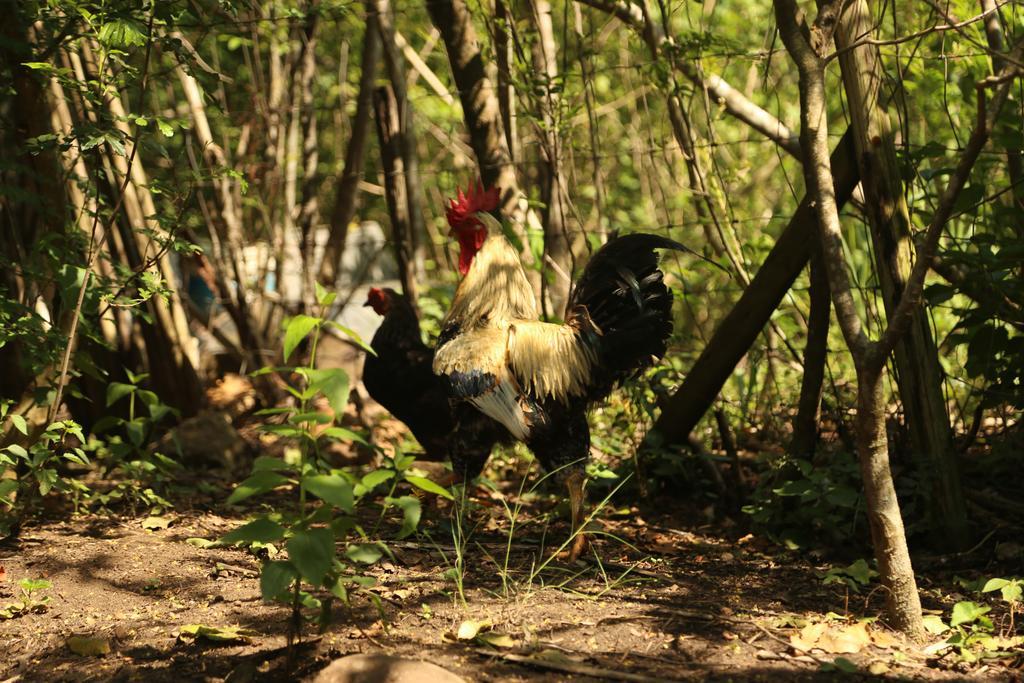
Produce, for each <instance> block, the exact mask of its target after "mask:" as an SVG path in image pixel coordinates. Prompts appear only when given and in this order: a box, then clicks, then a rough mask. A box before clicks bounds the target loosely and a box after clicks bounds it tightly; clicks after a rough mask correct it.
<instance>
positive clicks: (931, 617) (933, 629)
mask: <svg viewBox="0 0 1024 683" xmlns="http://www.w3.org/2000/svg"><path fill="white" fill-rule="evenodd" d="M921 622H922V623H923V624H924V630H925V631H928V633H933V634H935V635H939V634H940V633H945V632H946V631H948V630H949V627H948V626H946V624H945V623H944V622H943V621H942V617H940V616H939V615H937V614H926V615H925V616H924V618H923V619H922V620H921Z"/></svg>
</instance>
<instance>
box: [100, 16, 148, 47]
mask: <svg viewBox="0 0 1024 683" xmlns="http://www.w3.org/2000/svg"><path fill="white" fill-rule="evenodd" d="M98 37H99V39H100V42H101V43H103V44H104V45H106V46H107V47H137V46H140V45H145V44H146V27H145V26H143V25H142V24H140V23H139V22H137V21H132V20H130V19H115V20H114V21H111V22H109V23H107V24H104V25H103V26H101V27H100V31H99V35H98Z"/></svg>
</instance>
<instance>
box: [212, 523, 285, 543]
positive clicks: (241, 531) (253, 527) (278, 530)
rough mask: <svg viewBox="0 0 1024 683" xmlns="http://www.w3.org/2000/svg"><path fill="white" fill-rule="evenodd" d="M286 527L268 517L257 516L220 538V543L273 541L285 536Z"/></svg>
mask: <svg viewBox="0 0 1024 683" xmlns="http://www.w3.org/2000/svg"><path fill="white" fill-rule="evenodd" d="M284 534H285V528H284V527H283V526H281V525H280V524H278V523H277V522H275V521H273V520H271V519H267V518H266V517H257V518H256V519H254V520H252V521H251V522H249V523H248V524H243V525H242V526H240V527H238V528H237V529H235V530H234V531H229V532H228V533H226V534H224V535H223V536H222V537H221V538H220V541H219V542H220V543H224V544H228V545H232V544H235V543H239V542H246V543H273V542H274V541H280V540H281V539H282V538H284Z"/></svg>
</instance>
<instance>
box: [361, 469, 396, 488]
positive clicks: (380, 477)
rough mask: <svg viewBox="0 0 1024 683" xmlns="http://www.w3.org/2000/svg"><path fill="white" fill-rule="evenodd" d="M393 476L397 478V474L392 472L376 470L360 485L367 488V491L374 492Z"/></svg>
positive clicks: (364, 478)
mask: <svg viewBox="0 0 1024 683" xmlns="http://www.w3.org/2000/svg"><path fill="white" fill-rule="evenodd" d="M393 476H395V473H394V472H392V471H391V470H374V471H373V472H370V473H369V474H367V475H366V476H365V477H363V479H362V481H361V482H359V483H361V484H362V485H363V486H365V487H366V490H367V491H372V490H373V489H375V488H377V487H378V486H379V485H381V484H383V483H384V482H386V481H387V480H388V479H390V478H391V477H393Z"/></svg>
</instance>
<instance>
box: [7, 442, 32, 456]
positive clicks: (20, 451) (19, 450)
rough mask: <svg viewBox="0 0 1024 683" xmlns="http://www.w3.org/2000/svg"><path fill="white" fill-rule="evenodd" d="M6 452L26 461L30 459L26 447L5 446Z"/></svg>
mask: <svg viewBox="0 0 1024 683" xmlns="http://www.w3.org/2000/svg"><path fill="white" fill-rule="evenodd" d="M4 450H5V451H7V452H8V453H10V454H11V455H13V456H15V457H18V458H24V459H25V460H28V459H29V457H28V451H26V450H25V448H24V447H22V446H19V445H18V444H16V443H12V444H10V445H8V446H5V447H4Z"/></svg>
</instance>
